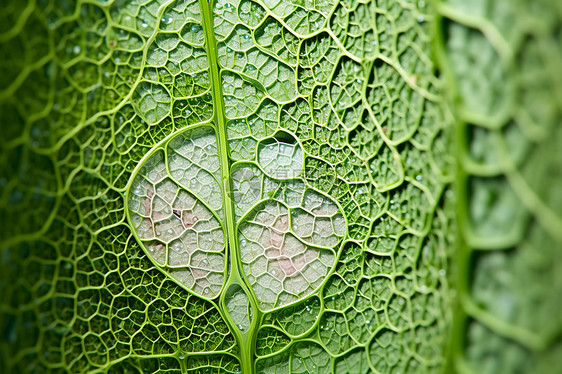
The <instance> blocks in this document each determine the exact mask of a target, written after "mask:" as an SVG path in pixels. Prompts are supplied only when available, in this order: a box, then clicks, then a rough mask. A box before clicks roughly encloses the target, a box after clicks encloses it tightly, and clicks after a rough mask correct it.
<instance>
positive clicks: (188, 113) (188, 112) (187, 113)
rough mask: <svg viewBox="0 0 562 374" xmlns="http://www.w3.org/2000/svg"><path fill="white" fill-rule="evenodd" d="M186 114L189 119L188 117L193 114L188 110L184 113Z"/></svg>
mask: <svg viewBox="0 0 562 374" xmlns="http://www.w3.org/2000/svg"><path fill="white" fill-rule="evenodd" d="M184 113H185V116H186V117H187V116H189V115H190V114H191V110H189V109H186V110H185V111H184Z"/></svg>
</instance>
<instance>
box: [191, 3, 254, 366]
mask: <svg viewBox="0 0 562 374" xmlns="http://www.w3.org/2000/svg"><path fill="white" fill-rule="evenodd" d="M199 6H200V8H201V16H202V20H201V24H202V26H203V30H204V34H205V45H206V46H207V58H208V61H209V76H210V81H211V93H212V97H213V119H212V121H213V122H214V124H215V126H216V127H217V131H216V133H217V149H218V153H219V161H220V165H219V166H220V172H221V182H222V183H221V189H222V196H223V205H224V211H225V215H224V216H225V218H224V227H226V231H227V235H226V238H227V240H226V243H225V246H226V251H227V263H228V265H227V266H228V267H229V272H228V274H227V279H226V282H225V284H224V286H223V289H222V292H221V294H220V299H219V304H220V307H219V309H220V310H221V314H222V315H223V316H224V318H225V320H226V321H227V323H228V324H229V325H230V328H231V331H232V333H233V334H234V335H235V336H236V339H237V340H238V342H239V347H240V356H241V357H240V358H241V366H242V372H243V373H253V372H254V364H253V361H254V356H255V354H254V353H255V352H254V350H255V343H256V338H257V330H258V327H259V324H260V321H261V319H262V313H261V312H260V310H259V308H258V304H257V302H256V298H255V296H254V293H253V291H252V289H251V287H250V286H249V285H248V284H247V282H246V280H245V279H244V277H243V276H242V263H241V259H240V254H239V250H238V235H237V232H236V215H235V211H234V202H233V201H232V181H231V177H230V159H229V156H228V155H229V147H228V139H227V137H226V135H227V120H226V113H225V110H224V100H223V95H222V86H221V81H220V72H219V62H218V53H217V47H216V38H215V32H214V22H213V7H214V1H213V0H210V1H209V2H207V0H199ZM233 284H237V285H239V286H240V287H241V288H242V289H243V290H244V292H245V293H246V295H247V296H248V300H249V301H250V305H251V307H252V310H253V319H252V320H251V321H250V328H249V329H248V331H247V332H242V331H240V330H239V329H238V327H237V326H236V324H235V323H234V321H232V319H231V318H230V316H229V315H228V313H226V311H227V308H226V300H225V296H226V294H227V292H226V291H227V290H228V288H229V287H230V286H231V285H233Z"/></svg>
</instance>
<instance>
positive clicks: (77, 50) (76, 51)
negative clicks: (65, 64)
mask: <svg viewBox="0 0 562 374" xmlns="http://www.w3.org/2000/svg"><path fill="white" fill-rule="evenodd" d="M72 51H73V52H74V54H76V55H77V54H78V53H80V46H79V45H75V46H74V48H73V49H72Z"/></svg>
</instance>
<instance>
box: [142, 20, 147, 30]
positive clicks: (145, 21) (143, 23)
mask: <svg viewBox="0 0 562 374" xmlns="http://www.w3.org/2000/svg"><path fill="white" fill-rule="evenodd" d="M141 27H142V28H147V27H148V21H147V20H143V21H142V23H141Z"/></svg>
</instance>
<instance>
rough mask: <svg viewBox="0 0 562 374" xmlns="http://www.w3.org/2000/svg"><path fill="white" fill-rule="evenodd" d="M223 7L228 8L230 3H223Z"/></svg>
mask: <svg viewBox="0 0 562 374" xmlns="http://www.w3.org/2000/svg"><path fill="white" fill-rule="evenodd" d="M224 6H225V7H227V8H230V7H231V6H232V5H231V4H230V3H226V4H224Z"/></svg>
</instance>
